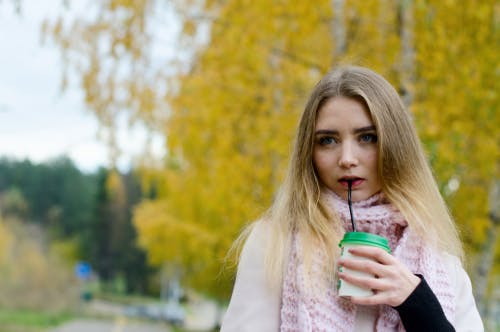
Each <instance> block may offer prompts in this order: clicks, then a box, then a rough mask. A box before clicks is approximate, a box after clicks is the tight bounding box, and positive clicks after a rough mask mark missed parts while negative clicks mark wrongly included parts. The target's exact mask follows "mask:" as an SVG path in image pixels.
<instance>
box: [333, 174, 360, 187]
mask: <svg viewBox="0 0 500 332" xmlns="http://www.w3.org/2000/svg"><path fill="white" fill-rule="evenodd" d="M349 181H352V188H356V187H359V186H360V185H361V184H362V183H363V182H364V181H365V179H363V178H358V177H356V176H345V177H342V178H340V179H339V180H338V182H339V183H340V184H341V185H342V186H343V187H345V188H348V187H349Z"/></svg>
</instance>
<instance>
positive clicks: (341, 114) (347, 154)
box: [313, 97, 381, 201]
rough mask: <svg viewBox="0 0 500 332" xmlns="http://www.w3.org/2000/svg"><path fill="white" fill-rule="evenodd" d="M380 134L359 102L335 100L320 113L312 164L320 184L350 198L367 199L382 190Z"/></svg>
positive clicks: (330, 101) (350, 99)
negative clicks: (378, 135) (350, 185)
mask: <svg viewBox="0 0 500 332" xmlns="http://www.w3.org/2000/svg"><path fill="white" fill-rule="evenodd" d="M377 155H378V152H377V132H376V129H375V126H374V125H373V121H372V119H371V117H370V114H369V113H368V110H367V109H366V106H365V105H364V104H362V103H360V102H359V101H357V100H356V99H352V98H346V97H334V98H331V99H329V100H328V101H327V102H326V103H325V104H324V105H323V106H322V107H321V108H320V109H319V111H318V115H317V119H316V129H315V138H314V151H313V162H314V167H315V169H316V172H317V174H318V176H319V179H320V181H321V183H322V184H323V185H324V186H326V187H327V188H328V189H330V190H332V191H333V192H335V193H336V194H337V195H339V196H340V197H343V198H344V199H347V190H348V182H349V181H352V195H351V197H352V200H353V201H360V200H364V199H367V198H369V197H371V196H372V195H374V194H375V193H377V192H378V191H380V189H381V183H380V179H379V177H378V173H377V160H378V159H377Z"/></svg>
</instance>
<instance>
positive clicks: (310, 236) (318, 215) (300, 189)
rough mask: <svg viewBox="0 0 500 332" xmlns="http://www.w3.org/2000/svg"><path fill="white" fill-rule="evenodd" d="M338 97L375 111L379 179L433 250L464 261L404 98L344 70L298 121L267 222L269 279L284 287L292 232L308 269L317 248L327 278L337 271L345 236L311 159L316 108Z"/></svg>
mask: <svg viewBox="0 0 500 332" xmlns="http://www.w3.org/2000/svg"><path fill="white" fill-rule="evenodd" d="M338 96H342V97H348V98H354V99H356V100H358V101H360V102H362V103H364V104H365V105H366V107H367V109H368V111H369V112H370V115H371V117H372V121H373V123H374V125H375V127H376V130H377V135H378V145H377V146H378V158H379V159H378V172H379V177H380V179H381V184H382V191H383V192H384V194H385V195H386V197H387V198H388V200H389V201H390V202H391V203H392V204H393V205H394V206H395V207H396V208H397V209H398V210H399V211H400V212H401V213H402V214H403V216H404V217H405V218H406V220H407V222H408V225H409V227H410V228H411V229H412V231H413V232H415V233H416V234H418V235H419V236H420V237H421V238H422V239H423V240H424V241H425V242H426V244H427V245H430V246H433V247H435V248H436V249H437V250H443V251H446V252H449V253H451V254H454V255H456V256H458V257H460V258H462V257H463V252H462V246H461V243H460V239H459V236H458V231H457V228H456V226H455V223H454V222H453V220H452V218H451V216H450V213H449V211H448V209H447V207H446V204H445V202H444V200H443V198H442V196H441V194H440V192H439V190H438V187H437V184H436V181H435V179H434V176H433V174H432V171H431V168H430V166H429V164H428V162H427V159H426V156H425V154H424V150H423V148H422V146H421V143H420V140H419V138H418V136H417V133H416V130H415V128H414V126H413V124H412V120H411V116H410V114H409V112H408V111H407V110H406V109H405V107H404V105H403V103H402V101H401V98H400V97H399V95H398V93H397V92H396V90H395V89H394V88H393V87H392V86H391V84H390V83H389V82H387V81H386V80H385V79H384V78H383V77H382V76H380V75H379V74H377V73H375V72H373V71H371V70H369V69H366V68H362V67H355V66H343V67H338V68H336V69H334V70H333V71H331V72H329V73H328V74H327V75H325V76H324V77H323V79H322V80H321V81H320V82H319V83H318V84H317V85H316V86H315V88H314V89H313V91H312V93H311V95H310V97H309V100H308V102H307V104H306V107H305V109H304V112H303V113H302V116H301V119H300V122H299V126H298V129H297V133H296V138H295V142H294V146H293V152H292V156H291V159H290V163H289V168H288V171H287V173H286V177H285V180H284V182H283V184H282V187H281V188H280V190H279V192H278V194H277V197H276V199H275V202H274V203H273V205H272V206H271V208H270V210H269V211H268V213H267V214H266V216H265V218H264V221H263V222H266V223H270V226H271V227H270V230H271V234H270V238H271V241H269V243H268V247H267V251H266V266H267V270H268V271H267V272H268V276H269V277H270V280H271V281H273V282H275V283H277V284H279V283H280V282H281V280H282V276H283V272H284V267H285V264H286V260H287V258H288V255H289V251H290V245H291V238H292V234H293V233H294V232H297V235H298V236H299V237H300V240H301V244H302V247H303V253H304V260H305V262H306V267H307V266H308V262H309V261H310V257H311V255H312V249H313V248H317V247H319V248H320V250H322V251H323V252H324V253H325V254H326V256H327V262H326V266H327V271H325V272H327V273H328V275H329V278H331V276H332V275H333V273H334V266H335V260H336V257H337V255H338V242H339V240H340V237H341V235H342V234H343V230H342V229H341V225H340V222H339V220H338V217H337V216H336V215H335V214H334V213H331V212H330V210H329V209H328V208H327V207H326V206H324V205H323V203H322V201H321V200H320V193H321V188H320V182H319V179H318V176H317V174H316V172H315V169H314V165H313V158H312V156H313V148H314V131H315V126H316V117H317V113H318V110H319V109H320V108H321V106H322V105H323V104H324V103H325V102H326V101H327V100H329V99H330V98H334V97H338Z"/></svg>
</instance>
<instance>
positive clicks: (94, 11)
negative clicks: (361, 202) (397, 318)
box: [0, 0, 500, 332]
mask: <svg viewBox="0 0 500 332" xmlns="http://www.w3.org/2000/svg"><path fill="white" fill-rule="evenodd" d="M499 32H500V4H499V3H498V1H495V0H483V1H473V0H463V1H456V0H445V1H443V0H439V1H438V0H386V1H375V0H330V1H326V0H325V1H323V0H318V1H314V2H307V1H290V0H288V1H287V0H279V1H278V0H276V1H269V0H253V1H249V0H205V1H203V0H167V1H154V0H135V1H130V0H102V1H84V0H80V1H72V0H63V1H61V0H46V1H43V2H40V1H35V0H11V1H9V0H3V1H0V42H1V45H2V51H1V52H0V73H1V75H0V275H1V276H2V277H1V282H0V326H2V331H7V332H9V331H28V332H30V331H59V332H66V331H76V332H78V331H97V332H99V331H212V330H218V327H219V323H220V319H221V317H222V316H223V314H224V310H225V307H226V306H227V303H228V300H229V296H230V293H231V289H232V283H233V280H234V271H235V261H234V259H233V258H234V257H233V258H231V257H228V256H227V254H228V249H229V248H230V246H231V244H232V242H233V241H234V239H235V238H236V237H237V235H238V234H239V232H240V231H241V230H242V228H243V227H244V226H245V225H247V224H248V223H250V222H251V221H253V220H255V219H257V218H259V216H260V215H261V214H262V213H263V212H264V211H265V210H266V208H267V207H268V206H269V205H270V203H271V201H272V197H273V194H274V193H275V191H276V189H277V187H278V185H279V184H280V181H281V179H282V177H283V174H284V170H285V168H286V165H287V161H288V157H289V152H290V148H291V141H292V139H293V135H294V130H295V127H296V125H297V121H298V116H299V114H300V113H301V111H302V109H303V107H304V104H305V101H306V98H307V97H308V93H309V92H310V91H311V89H312V87H313V86H314V84H315V83H316V82H317V81H318V80H319V79H320V78H321V76H322V75H324V74H325V73H326V72H327V71H328V70H329V69H330V68H332V67H333V66H335V65H337V64H357V65H363V66H368V67H371V68H373V69H374V70H376V71H378V72H379V73H381V74H382V75H383V76H385V77H386V78H388V80H389V81H390V82H391V83H392V84H393V85H394V86H395V87H396V88H397V89H398V91H399V93H400V94H401V96H402V97H403V100H404V102H405V103H406V105H407V106H408V108H409V109H410V111H411V113H412V114H413V118H414V121H415V123H416V126H417V129H418V131H419V134H420V136H421V138H422V140H423V143H424V145H425V148H426V151H427V153H428V157H429V160H430V162H431V164H432V166H433V169H434V171H435V175H436V177H437V179H438V182H439V185H440V189H441V191H442V194H443V196H444V197H445V199H446V200H447V202H448V204H449V207H450V209H451V211H452V213H453V215H454V217H455V220H456V222H457V224H458V225H459V228H460V230H461V234H462V238H463V241H464V245H465V248H466V253H467V262H466V266H465V267H466V269H467V271H468V272H469V274H470V276H471V279H472V284H473V288H474V294H475V297H476V301H477V304H478V307H479V309H480V311H481V314H482V317H483V319H484V322H485V325H486V327H487V330H488V331H500V262H499V257H500V255H499V254H500V244H499V243H500V240H499V234H500V101H499V84H498V82H499V79H500V65H499V61H498V59H499V54H500V34H499Z"/></svg>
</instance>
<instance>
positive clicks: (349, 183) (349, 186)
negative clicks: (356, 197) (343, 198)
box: [347, 180, 356, 232]
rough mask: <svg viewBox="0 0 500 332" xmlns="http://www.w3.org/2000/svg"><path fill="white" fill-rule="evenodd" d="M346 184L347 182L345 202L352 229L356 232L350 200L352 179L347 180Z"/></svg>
mask: <svg viewBox="0 0 500 332" xmlns="http://www.w3.org/2000/svg"><path fill="white" fill-rule="evenodd" d="M347 184H348V189H347V203H348V204H349V213H350V214H351V224H352V231H353V232H356V225H355V224H354V215H353V214H352V200H351V190H352V180H348V181H347Z"/></svg>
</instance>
